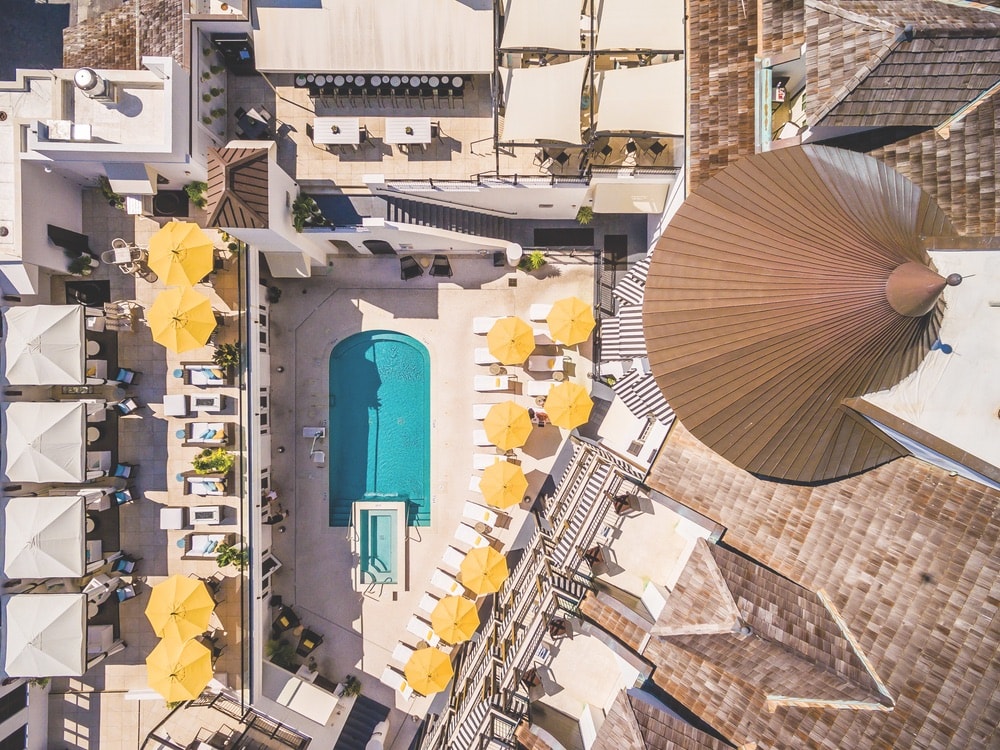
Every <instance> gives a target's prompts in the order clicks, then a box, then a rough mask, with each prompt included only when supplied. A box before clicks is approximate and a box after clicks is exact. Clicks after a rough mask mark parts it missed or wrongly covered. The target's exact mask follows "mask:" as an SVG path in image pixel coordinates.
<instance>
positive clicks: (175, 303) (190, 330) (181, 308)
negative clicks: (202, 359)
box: [146, 287, 215, 353]
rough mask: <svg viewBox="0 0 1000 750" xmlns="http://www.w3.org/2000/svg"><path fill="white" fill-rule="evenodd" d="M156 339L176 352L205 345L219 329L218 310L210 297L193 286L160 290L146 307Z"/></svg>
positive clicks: (147, 318)
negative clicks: (213, 310) (217, 328)
mask: <svg viewBox="0 0 1000 750" xmlns="http://www.w3.org/2000/svg"><path fill="white" fill-rule="evenodd" d="M146 322H147V323H149V330H150V331H151V332H152V334H153V341H155V342H156V343H158V344H162V345H163V346H165V347H167V348H168V349H169V350H170V351H172V352H177V353H180V352H186V351H189V350H191V349H197V348H198V347H201V346H205V344H206V343H208V338H209V336H211V335H212V331H214V330H215V313H214V312H212V303H211V301H209V299H208V297H206V296H205V295H204V294H201V293H200V292H196V291H195V290H194V289H192V288H191V287H185V288H183V289H168V290H167V291H165V292H160V294H159V296H157V298H156V301H155V302H154V303H153V304H152V306H151V307H150V308H149V309H148V310H147V311H146Z"/></svg>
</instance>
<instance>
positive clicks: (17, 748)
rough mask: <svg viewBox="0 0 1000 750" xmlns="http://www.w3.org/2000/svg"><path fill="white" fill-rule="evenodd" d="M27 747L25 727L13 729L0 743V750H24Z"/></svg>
mask: <svg viewBox="0 0 1000 750" xmlns="http://www.w3.org/2000/svg"><path fill="white" fill-rule="evenodd" d="M27 746H28V728H27V726H23V727H19V728H18V729H15V730H14V731H13V732H12V733H11V734H9V735H8V736H7V737H5V738H4V739H3V740H2V741H0V750H24V748H26V747H27Z"/></svg>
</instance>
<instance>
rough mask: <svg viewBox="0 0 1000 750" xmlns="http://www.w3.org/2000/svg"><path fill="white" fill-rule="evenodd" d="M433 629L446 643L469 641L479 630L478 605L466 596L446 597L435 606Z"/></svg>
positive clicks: (432, 618) (432, 619)
mask: <svg viewBox="0 0 1000 750" xmlns="http://www.w3.org/2000/svg"><path fill="white" fill-rule="evenodd" d="M431 627H432V628H434V632H435V633H437V634H438V636H439V637H440V638H441V640H443V641H444V642H445V643H451V644H452V645H454V644H456V643H461V642H462V641H467V640H469V639H470V638H471V637H472V636H473V635H475V633H476V630H477V629H478V628H479V612H477V611H476V603H475V602H474V601H472V600H471V599H466V598H465V597H464V596H446V597H445V598H444V599H442V600H441V601H439V602H438V603H437V604H435V605H434V611H433V612H431Z"/></svg>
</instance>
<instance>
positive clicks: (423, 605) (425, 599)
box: [417, 591, 441, 614]
mask: <svg viewBox="0 0 1000 750" xmlns="http://www.w3.org/2000/svg"><path fill="white" fill-rule="evenodd" d="M439 601H441V600H440V599H438V598H437V597H436V596H432V595H431V594H428V593H427V592H426V591H425V592H424V593H423V596H421V597H420V602H419V603H418V604H417V607H418V608H419V609H420V611H421V612H426V613H427V614H430V613H431V612H433V611H434V608H435V607H436V606H437V603H438V602H439Z"/></svg>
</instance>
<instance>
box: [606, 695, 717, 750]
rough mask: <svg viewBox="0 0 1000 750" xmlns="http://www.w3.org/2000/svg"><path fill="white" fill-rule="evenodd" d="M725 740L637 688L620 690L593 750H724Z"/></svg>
mask: <svg viewBox="0 0 1000 750" xmlns="http://www.w3.org/2000/svg"><path fill="white" fill-rule="evenodd" d="M727 747H728V745H726V744H725V743H724V742H721V741H719V740H717V739H716V738H715V737H712V736H711V735H709V734H706V733H705V732H703V731H701V730H700V729H698V728H696V727H694V726H692V725H691V724H688V723H687V722H686V721H684V720H683V719H681V718H680V717H678V716H677V715H676V714H674V713H672V712H670V711H666V710H664V709H663V708H662V707H661V706H660V705H659V704H657V703H656V702H655V699H653V698H651V697H647V696H646V694H644V693H639V692H637V691H632V690H630V691H625V690H622V691H621V692H619V693H618V696H617V697H616V698H615V701H614V703H612V704H611V709H610V710H609V711H608V714H607V717H606V719H605V721H604V724H602V725H601V727H600V729H599V730H598V732H597V738H596V739H595V740H594V744H593V745H592V747H591V750H724V749H725V748H727Z"/></svg>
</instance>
